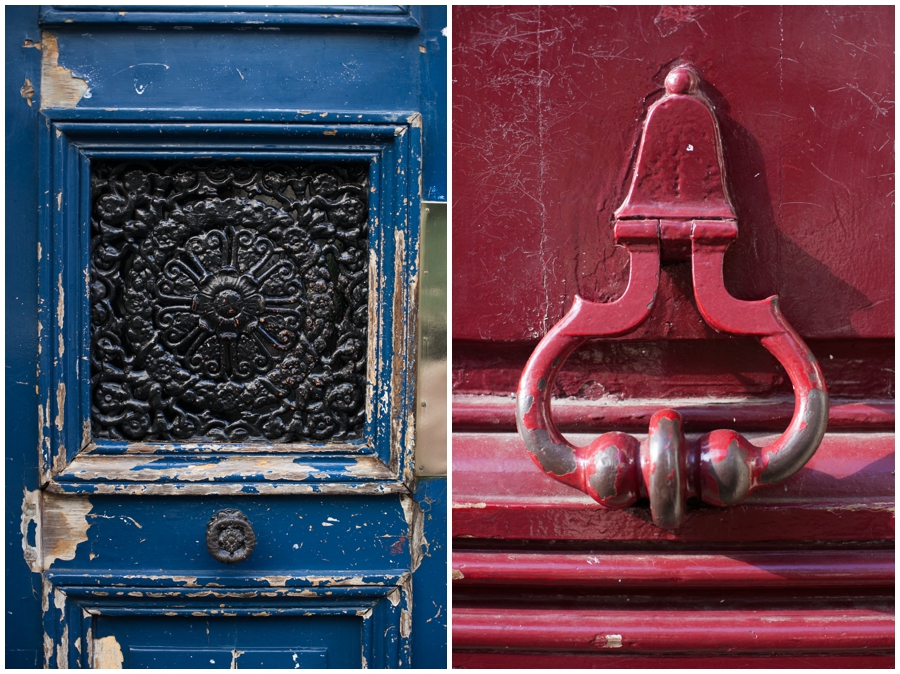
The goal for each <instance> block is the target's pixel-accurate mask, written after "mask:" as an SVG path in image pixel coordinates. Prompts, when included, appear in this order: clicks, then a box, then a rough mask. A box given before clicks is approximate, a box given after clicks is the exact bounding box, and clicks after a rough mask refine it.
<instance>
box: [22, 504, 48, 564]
mask: <svg viewBox="0 0 900 674" xmlns="http://www.w3.org/2000/svg"><path fill="white" fill-rule="evenodd" d="M24 494H25V495H24V498H23V499H22V521H21V527H20V530H21V532H22V554H23V556H24V557H25V563H26V564H28V568H29V569H31V570H32V572H34V573H40V572H41V571H43V568H42V567H41V492H40V490H39V489H35V490H34V491H29V490H28V489H25V490H24ZM31 524H34V527H35V529H34V545H30V544H29V543H28V528H29V527H30V526H31Z"/></svg>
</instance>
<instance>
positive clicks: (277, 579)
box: [256, 576, 293, 587]
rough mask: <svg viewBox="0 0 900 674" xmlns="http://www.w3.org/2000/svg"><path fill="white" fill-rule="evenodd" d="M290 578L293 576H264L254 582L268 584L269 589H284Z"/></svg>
mask: <svg viewBox="0 0 900 674" xmlns="http://www.w3.org/2000/svg"><path fill="white" fill-rule="evenodd" d="M291 578H293V576H265V577H263V578H256V580H258V581H263V582H266V583H268V584H269V587H284V586H285V585H287V582H288V581H289V580H290V579H291Z"/></svg>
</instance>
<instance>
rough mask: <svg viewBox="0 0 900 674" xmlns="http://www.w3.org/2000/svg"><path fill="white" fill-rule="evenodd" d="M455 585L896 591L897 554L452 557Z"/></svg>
mask: <svg viewBox="0 0 900 674" xmlns="http://www.w3.org/2000/svg"><path fill="white" fill-rule="evenodd" d="M453 578H454V580H453V584H454V586H459V585H465V586H480V585H490V586H493V587H496V586H499V585H526V586H528V587H534V586H560V587H565V586H569V587H585V588H587V587H591V588H603V587H615V588H625V587H628V588H638V589H640V588H667V589H678V588H710V587H715V588H739V587H754V588H764V587H765V588H772V587H784V588H786V589H787V588H797V587H834V586H848V585H852V586H853V587H863V586H866V587H872V586H893V584H894V551H893V550H867V551H847V550H812V551H804V552H757V551H747V552H743V551H742V552H734V553H728V554H669V553H645V552H640V553H630V554H624V553H607V552H602V553H569V552H567V553H531V552H474V551H472V552H470V551H460V552H454V553H453Z"/></svg>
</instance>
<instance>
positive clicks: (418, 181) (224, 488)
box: [5, 6, 447, 669]
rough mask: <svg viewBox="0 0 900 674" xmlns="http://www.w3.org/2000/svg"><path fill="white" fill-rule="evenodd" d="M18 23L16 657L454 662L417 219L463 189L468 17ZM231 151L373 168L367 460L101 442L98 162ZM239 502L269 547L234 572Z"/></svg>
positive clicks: (76, 16)
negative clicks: (417, 435) (450, 43)
mask: <svg viewBox="0 0 900 674" xmlns="http://www.w3.org/2000/svg"><path fill="white" fill-rule="evenodd" d="M332 10H333V11H332ZM6 18H7V34H6V38H7V39H6V57H7V58H6V61H7V88H6V94H7V96H6V100H7V114H6V118H7V137H6V141H7V166H8V167H10V168H9V169H8V171H7V183H6V188H7V190H6V192H7V201H6V212H7V221H6V251H7V252H6V266H7V269H6V306H7V316H6V318H7V338H6V362H7V381H6V391H7V403H6V404H7V406H6V418H7V426H6V447H7V451H6V465H5V468H6V479H7V481H6V505H7V508H6V512H7V537H6V538H7V549H6V552H7V554H6V559H7V569H6V571H7V582H6V610H7V613H6V644H7V649H6V665H7V666H8V667H28V668H30V667H41V666H43V667H50V668H56V667H64V666H69V667H83V668H84V667H94V666H116V667H132V668H151V667H152V668H170V667H183V668H231V667H232V666H236V667H238V668H279V669H280V668H291V669H292V668H311V667H312V668H324V667H328V668H334V667H344V668H356V667H366V666H368V667H388V666H390V667H398V666H399V667H409V666H416V667H439V668H443V667H445V666H446V614H447V611H446V596H447V595H446V548H445V541H446V507H447V504H446V480H445V479H443V478H426V479H421V478H420V479H416V478H415V476H414V475H413V468H414V466H413V462H412V461H411V460H410V458H411V452H412V449H413V446H412V442H413V440H412V438H413V432H412V431H413V421H412V420H413V417H414V413H413V410H412V405H413V404H414V400H415V380H414V374H412V373H414V372H415V357H416V354H415V350H416V347H415V344H416V328H415V325H416V319H415V315H414V311H415V303H416V297H415V289H416V282H417V274H418V271H417V268H416V250H417V237H418V228H419V222H418V218H419V206H420V200H421V199H425V200H439V201H442V200H446V194H447V184H446V157H447V155H446V104H447V98H446V56H447V39H446V30H445V29H446V8H445V7H434V6H429V7H422V8H417V7H412V8H407V7H402V6H395V7H394V6H381V7H362V6H360V7H351V6H345V7H335V8H330V9H328V8H318V9H316V11H310V8H283V11H279V12H276V13H269V12H268V10H265V9H262V8H258V7H246V8H241V7H234V8H230V9H223V8H214V7H197V8H186V7H185V8H178V9H177V10H172V11H168V10H163V11H159V10H157V9H156V8H149V7H148V8H144V9H138V8H133V11H132V10H129V11H120V10H118V9H114V8H103V7H83V8H76V7H63V8H49V7H44V8H38V7H11V8H7V10H6ZM36 47H39V48H36ZM42 62H43V67H42ZM42 75H43V78H42ZM26 78H27V80H26ZM70 86H71V90H70V89H69V87H70ZM72 92H75V93H74V94H73V93H72ZM176 124H177V128H176ZM365 134H369V135H365ZM213 158H215V159H222V160H226V161H232V160H233V161H236V160H238V159H239V158H243V159H245V160H247V161H265V160H271V161H288V162H290V161H298V162H302V161H329V162H337V163H338V164H340V163H341V162H345V163H346V162H352V161H356V162H367V163H369V166H370V172H369V175H370V185H371V189H372V194H370V195H369V202H370V205H371V208H370V211H369V218H370V222H369V226H370V229H369V231H370V235H369V236H370V239H369V241H370V244H371V245H372V246H373V251H374V252H375V253H376V257H377V258H378V259H377V261H376V266H375V269H377V270H378V272H377V273H375V274H372V275H370V289H371V290H372V296H373V297H376V298H382V299H383V300H384V306H381V305H380V304H379V303H378V302H377V301H376V302H374V304H370V306H369V316H370V317H371V316H378V317H380V318H379V320H378V321H376V322H374V323H372V325H371V326H370V327H369V335H370V336H369V339H371V340H373V341H372V345H371V348H370V351H369V353H370V354H371V358H372V359H373V362H375V361H377V363H378V365H377V366H373V368H374V369H373V370H371V371H370V372H369V374H368V375H367V377H368V379H367V386H368V387H369V389H367V390H368V393H367V395H368V396H369V397H370V399H369V400H368V402H369V406H370V408H371V410H373V411H372V412H371V413H369V415H368V416H367V419H369V422H367V426H366V436H365V438H363V439H362V440H360V441H359V442H357V443H356V444H355V445H353V446H350V445H346V444H345V445H343V446H341V447H337V446H335V447H333V448H329V447H327V446H322V445H320V446H313V445H311V444H307V445H303V446H301V445H298V446H297V447H288V448H285V447H284V446H282V447H280V448H275V449H274V450H272V451H269V450H267V449H266V448H265V447H264V446H263V447H262V448H261V446H260V445H259V443H257V445H256V446H253V447H249V446H248V447H244V446H242V445H240V444H239V443H238V444H232V445H230V446H228V447H225V448H224V449H223V448H218V449H216V448H214V447H213V448H211V447H209V446H200V445H199V444H195V445H193V446H192V445H189V443H184V444H181V445H178V444H175V445H172V444H170V445H165V444H164V443H159V444H157V445H153V444H152V443H150V444H145V445H142V446H137V445H133V444H132V443H128V442H125V441H122V442H109V441H103V440H102V439H101V440H100V441H99V442H95V441H94V438H92V436H91V432H92V431H91V425H90V423H89V420H90V418H91V404H92V403H91V401H92V399H93V398H92V395H93V394H92V389H91V383H90V381H89V376H90V372H89V370H90V365H89V363H90V353H89V342H90V340H89V339H88V337H89V336H90V324H91V323H90V315H89V309H90V304H89V301H88V299H87V295H86V294H85V291H86V290H87V288H88V285H89V284H88V280H89V274H90V270H89V269H88V268H87V267H86V266H85V262H86V261H87V260H89V245H90V243H89V236H88V235H87V232H89V231H90V228H91V213H92V208H93V206H92V203H91V196H90V171H91V166H92V162H101V161H130V162H140V161H142V160H145V161H157V160H159V161H163V160H165V161H170V160H175V159H178V160H187V161H212V159H213ZM51 191H52V194H51ZM39 214H42V215H41V216H39ZM42 227H43V229H42ZM372 232H373V233H372ZM39 260H40V263H39ZM39 279H40V281H39ZM372 284H374V285H372ZM38 288H40V290H38ZM39 319H40V324H39ZM39 335H40V338H39ZM372 372H375V373H376V374H374V375H373V374H372ZM39 429H40V433H39ZM206 444H207V445H208V444H209V443H206ZM42 452H43V454H42ZM267 452H268V453H267ZM129 461H132V462H133V463H131V464H130V463H129ZM132 465H133V466H134V467H130V466H132ZM203 465H209V466H218V468H214V469H212V472H211V473H210V474H209V475H204V474H203V469H202V468H195V466H203ZM232 465H233V466H235V468H234V470H232V469H231V466H232ZM275 465H277V466H280V468H279V469H278V470H279V471H280V472H279V473H278V475H277V477H275V476H274V475H273V466H275ZM157 466H158V467H160V468H165V470H156V468H157ZM255 466H259V469H258V470H257V469H256V468H254V467H255ZM285 466H286V467H287V468H285ZM173 467H174V468H173ZM216 471H218V472H216ZM254 471H255V472H254ZM213 473H214V474H213ZM222 510H239V511H240V512H242V513H243V514H244V515H245V516H246V517H247V519H248V520H249V522H250V524H251V525H252V527H253V531H254V534H255V538H256V546H255V548H254V549H253V552H252V553H251V554H250V556H249V557H248V558H247V559H246V560H244V561H242V562H239V563H236V564H223V563H220V562H218V561H216V560H215V559H214V558H213V556H212V555H211V554H210V552H209V551H208V550H207V538H206V537H207V526H208V523H209V521H210V518H211V517H212V516H213V515H214V514H216V513H218V512H220V511H222Z"/></svg>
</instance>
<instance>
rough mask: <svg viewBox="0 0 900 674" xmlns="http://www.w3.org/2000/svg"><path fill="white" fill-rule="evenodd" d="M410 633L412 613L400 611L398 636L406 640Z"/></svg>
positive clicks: (404, 610)
mask: <svg viewBox="0 0 900 674" xmlns="http://www.w3.org/2000/svg"><path fill="white" fill-rule="evenodd" d="M411 633H412V613H410V612H409V611H408V610H406V609H402V610H401V611H400V636H401V637H403V638H404V639H406V638H408V637H409V635H410V634H411Z"/></svg>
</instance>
